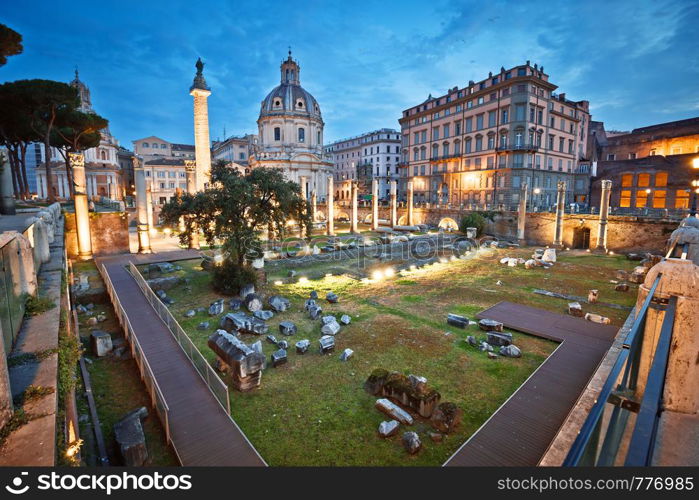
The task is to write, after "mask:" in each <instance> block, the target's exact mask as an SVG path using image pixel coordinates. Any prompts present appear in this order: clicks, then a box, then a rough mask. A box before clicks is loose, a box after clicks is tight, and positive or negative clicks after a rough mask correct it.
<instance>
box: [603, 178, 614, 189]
mask: <svg viewBox="0 0 699 500" xmlns="http://www.w3.org/2000/svg"><path fill="white" fill-rule="evenodd" d="M602 189H612V181H611V180H609V179H604V180H603V181H602Z"/></svg>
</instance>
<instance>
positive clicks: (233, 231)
mask: <svg viewBox="0 0 699 500" xmlns="http://www.w3.org/2000/svg"><path fill="white" fill-rule="evenodd" d="M160 216H161V218H162V219H163V221H164V223H165V224H167V225H171V226H173V227H176V226H177V225H178V224H179V223H180V220H182V219H183V220H184V224H185V230H184V231H183V232H181V233H180V241H181V242H182V244H186V243H187V242H188V241H189V238H190V235H191V234H192V231H200V232H201V233H202V234H203V235H204V238H205V239H206V241H207V243H208V244H209V245H215V244H217V243H218V242H221V243H222V247H223V250H224V256H225V258H226V259H228V260H230V261H232V262H235V263H237V264H238V265H239V266H240V267H242V266H244V265H245V258H246V256H249V255H250V254H251V253H253V252H256V251H259V248H260V246H261V242H260V233H261V232H262V231H263V230H268V231H270V233H271V235H270V238H271V237H276V236H281V235H283V234H284V232H285V229H286V225H287V223H288V222H289V221H290V220H294V221H297V222H299V223H300V224H302V225H303V226H304V227H305V228H306V234H309V232H310V225H311V219H310V215H309V211H308V207H307V203H306V200H304V199H303V197H302V196H301V188H300V187H299V185H298V184H297V183H295V182H293V181H289V180H287V179H286V178H285V177H284V174H283V173H282V172H281V171H280V170H278V169H274V168H262V167H261V168H256V169H253V170H252V171H251V173H250V174H249V175H242V174H241V173H240V172H238V170H236V169H233V168H230V167H229V166H227V165H226V163H225V162H217V163H216V164H215V165H214V166H213V167H212V169H211V187H209V188H208V189H207V190H206V191H203V192H199V193H196V194H194V195H190V194H183V195H181V196H177V197H175V198H173V199H172V200H170V201H169V202H168V203H166V204H165V205H164V206H163V208H162V211H161V213H160Z"/></svg>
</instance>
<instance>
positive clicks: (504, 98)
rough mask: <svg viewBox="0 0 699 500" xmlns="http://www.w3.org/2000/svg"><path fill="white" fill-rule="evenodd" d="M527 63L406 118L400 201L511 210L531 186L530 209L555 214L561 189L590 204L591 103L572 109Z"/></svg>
mask: <svg viewBox="0 0 699 500" xmlns="http://www.w3.org/2000/svg"><path fill="white" fill-rule="evenodd" d="M556 89H557V86H556V85H554V84H553V83H551V82H550V81H549V76H548V75H547V74H546V73H544V68H543V66H542V67H539V66H537V65H536V64H534V65H533V66H532V65H531V64H530V62H529V61H527V62H526V64H524V65H521V66H515V67H513V68H510V69H505V68H501V69H500V71H499V72H498V73H497V74H493V73H490V74H489V75H488V78H486V79H484V80H481V81H479V82H474V81H470V82H469V83H468V85H467V86H466V87H463V88H458V87H454V88H452V89H450V90H449V91H448V92H447V93H446V94H444V95H443V96H440V97H432V96H431V95H430V96H429V98H428V99H427V100H426V101H424V102H423V103H421V104H419V105H417V106H413V107H411V108H409V109H406V110H405V111H403V116H402V117H401V118H400V120H399V123H400V125H401V133H402V146H403V148H402V153H403V154H402V160H401V165H400V171H401V176H400V182H399V197H400V198H401V199H403V200H404V199H405V196H406V185H407V181H408V180H410V181H412V182H413V190H414V201H415V202H416V203H432V204H446V203H448V204H452V205H464V206H474V207H475V206H478V207H505V208H513V207H514V206H516V205H517V203H518V202H519V196H520V192H521V186H522V185H523V184H524V183H526V184H527V187H528V190H529V200H530V203H531V204H532V206H535V207H536V206H538V207H542V208H543V207H550V206H551V205H553V204H554V203H555V200H556V188H557V183H558V182H559V181H565V182H566V185H567V196H566V200H567V201H568V202H578V203H581V204H584V203H587V201H588V199H587V198H588V192H589V174H588V173H587V170H586V168H582V169H581V168H579V160H581V159H587V141H586V138H587V137H586V134H587V127H588V124H589V122H590V113H589V103H588V101H571V100H569V99H567V98H566V95H565V94H564V93H559V94H556V93H555V92H554V91H555V90H556Z"/></svg>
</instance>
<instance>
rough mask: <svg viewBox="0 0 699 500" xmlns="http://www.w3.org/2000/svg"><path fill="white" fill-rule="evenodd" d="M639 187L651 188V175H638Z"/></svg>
mask: <svg viewBox="0 0 699 500" xmlns="http://www.w3.org/2000/svg"><path fill="white" fill-rule="evenodd" d="M636 185H637V186H638V187H648V186H650V174H638V184H636Z"/></svg>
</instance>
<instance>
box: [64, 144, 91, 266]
mask: <svg viewBox="0 0 699 500" xmlns="http://www.w3.org/2000/svg"><path fill="white" fill-rule="evenodd" d="M68 157H69V158H70V164H71V166H72V167H73V186H74V187H75V229H76V232H77V235H78V258H80V259H82V260H88V259H91V258H92V239H91V236H90V208H89V207H88V202H87V189H86V188H87V186H86V184H87V182H86V178H85V157H84V156H83V155H82V154H81V153H68Z"/></svg>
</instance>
